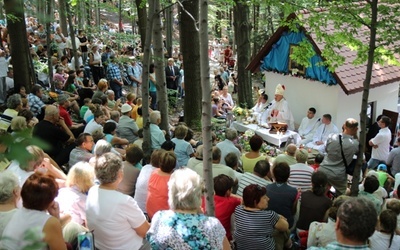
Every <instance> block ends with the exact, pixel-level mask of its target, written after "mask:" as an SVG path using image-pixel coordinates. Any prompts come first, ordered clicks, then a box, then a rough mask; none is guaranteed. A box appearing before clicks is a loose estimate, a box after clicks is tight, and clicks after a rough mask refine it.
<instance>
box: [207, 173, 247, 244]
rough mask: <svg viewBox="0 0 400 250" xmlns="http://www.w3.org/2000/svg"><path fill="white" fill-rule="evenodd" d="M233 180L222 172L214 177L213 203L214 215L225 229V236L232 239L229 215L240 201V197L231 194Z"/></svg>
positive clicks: (230, 215)
mask: <svg viewBox="0 0 400 250" xmlns="http://www.w3.org/2000/svg"><path fill="white" fill-rule="evenodd" d="M234 184H235V182H234V180H233V179H232V178H231V177H229V176H227V175H224V174H220V175H218V176H216V177H214V192H215V194H214V204H215V217H216V218H217V219H218V220H219V221H220V222H221V224H222V225H223V226H224V228H225V231H226V237H227V238H228V240H229V241H231V240H232V233H231V228H232V226H231V221H232V220H231V217H232V214H233V213H234V212H235V209H236V207H237V206H239V205H240V204H241V203H242V198H241V197H240V196H236V195H234V194H232V190H233V185H234Z"/></svg>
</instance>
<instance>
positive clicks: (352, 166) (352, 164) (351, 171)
mask: <svg viewBox="0 0 400 250" xmlns="http://www.w3.org/2000/svg"><path fill="white" fill-rule="evenodd" d="M339 143H340V152H341V153H342V158H343V163H344V166H345V167H346V174H348V175H351V176H353V174H354V169H355V168H356V164H357V158H356V159H353V160H352V161H351V162H350V164H349V165H347V161H346V157H344V153H343V146H342V135H339ZM366 168H367V164H365V163H363V164H362V166H361V169H362V170H363V172H364V170H365V169H366Z"/></svg>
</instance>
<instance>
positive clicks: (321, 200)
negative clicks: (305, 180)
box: [296, 172, 332, 231]
mask: <svg viewBox="0 0 400 250" xmlns="http://www.w3.org/2000/svg"><path fill="white" fill-rule="evenodd" d="M311 184H312V190H308V191H305V192H303V193H302V194H301V201H300V214H299V220H298V221H297V224H296V227H297V229H298V230H300V231H302V230H303V231H304V230H305V231H308V229H309V227H310V224H311V222H313V221H320V222H322V221H326V218H325V213H326V211H327V210H328V209H329V208H330V207H331V206H332V201H331V200H330V199H329V198H328V197H327V196H326V192H327V191H328V177H327V176H326V174H325V173H323V172H314V173H313V174H312V176H311ZM316 204H318V205H316Z"/></svg>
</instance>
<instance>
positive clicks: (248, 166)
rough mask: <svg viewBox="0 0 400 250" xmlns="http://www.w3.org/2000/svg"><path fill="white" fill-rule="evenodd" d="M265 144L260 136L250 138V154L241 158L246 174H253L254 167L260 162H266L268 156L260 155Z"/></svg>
mask: <svg viewBox="0 0 400 250" xmlns="http://www.w3.org/2000/svg"><path fill="white" fill-rule="evenodd" d="M263 143H264V140H263V138H261V136H259V135H253V136H252V137H251V138H250V152H248V153H245V154H243V155H242V157H241V160H242V165H243V170H244V172H250V173H251V172H253V169H254V166H255V165H256V163H257V162H258V161H259V160H266V156H265V155H262V154H261V153H260V149H261V146H262V144H263ZM267 160H268V159H267Z"/></svg>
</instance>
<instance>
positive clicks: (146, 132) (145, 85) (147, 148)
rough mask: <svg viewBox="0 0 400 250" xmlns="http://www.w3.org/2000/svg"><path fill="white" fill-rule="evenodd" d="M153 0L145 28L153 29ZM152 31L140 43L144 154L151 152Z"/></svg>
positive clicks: (148, 154) (147, 154) (152, 0)
mask: <svg viewBox="0 0 400 250" xmlns="http://www.w3.org/2000/svg"><path fill="white" fill-rule="evenodd" d="M154 1H155V0H150V1H149V13H148V14H149V17H148V18H147V20H146V23H147V27H146V29H147V30H149V31H150V30H152V29H153V19H154V15H155V14H154V13H155V3H154ZM152 34H153V33H152V32H146V37H145V39H144V40H145V42H144V43H143V44H142V45H143V49H144V51H143V52H144V54H143V74H142V107H143V108H142V112H143V145H142V149H143V152H144V155H145V156H150V154H151V135H150V120H149V65H150V53H151V51H150V45H151V39H152Z"/></svg>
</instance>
